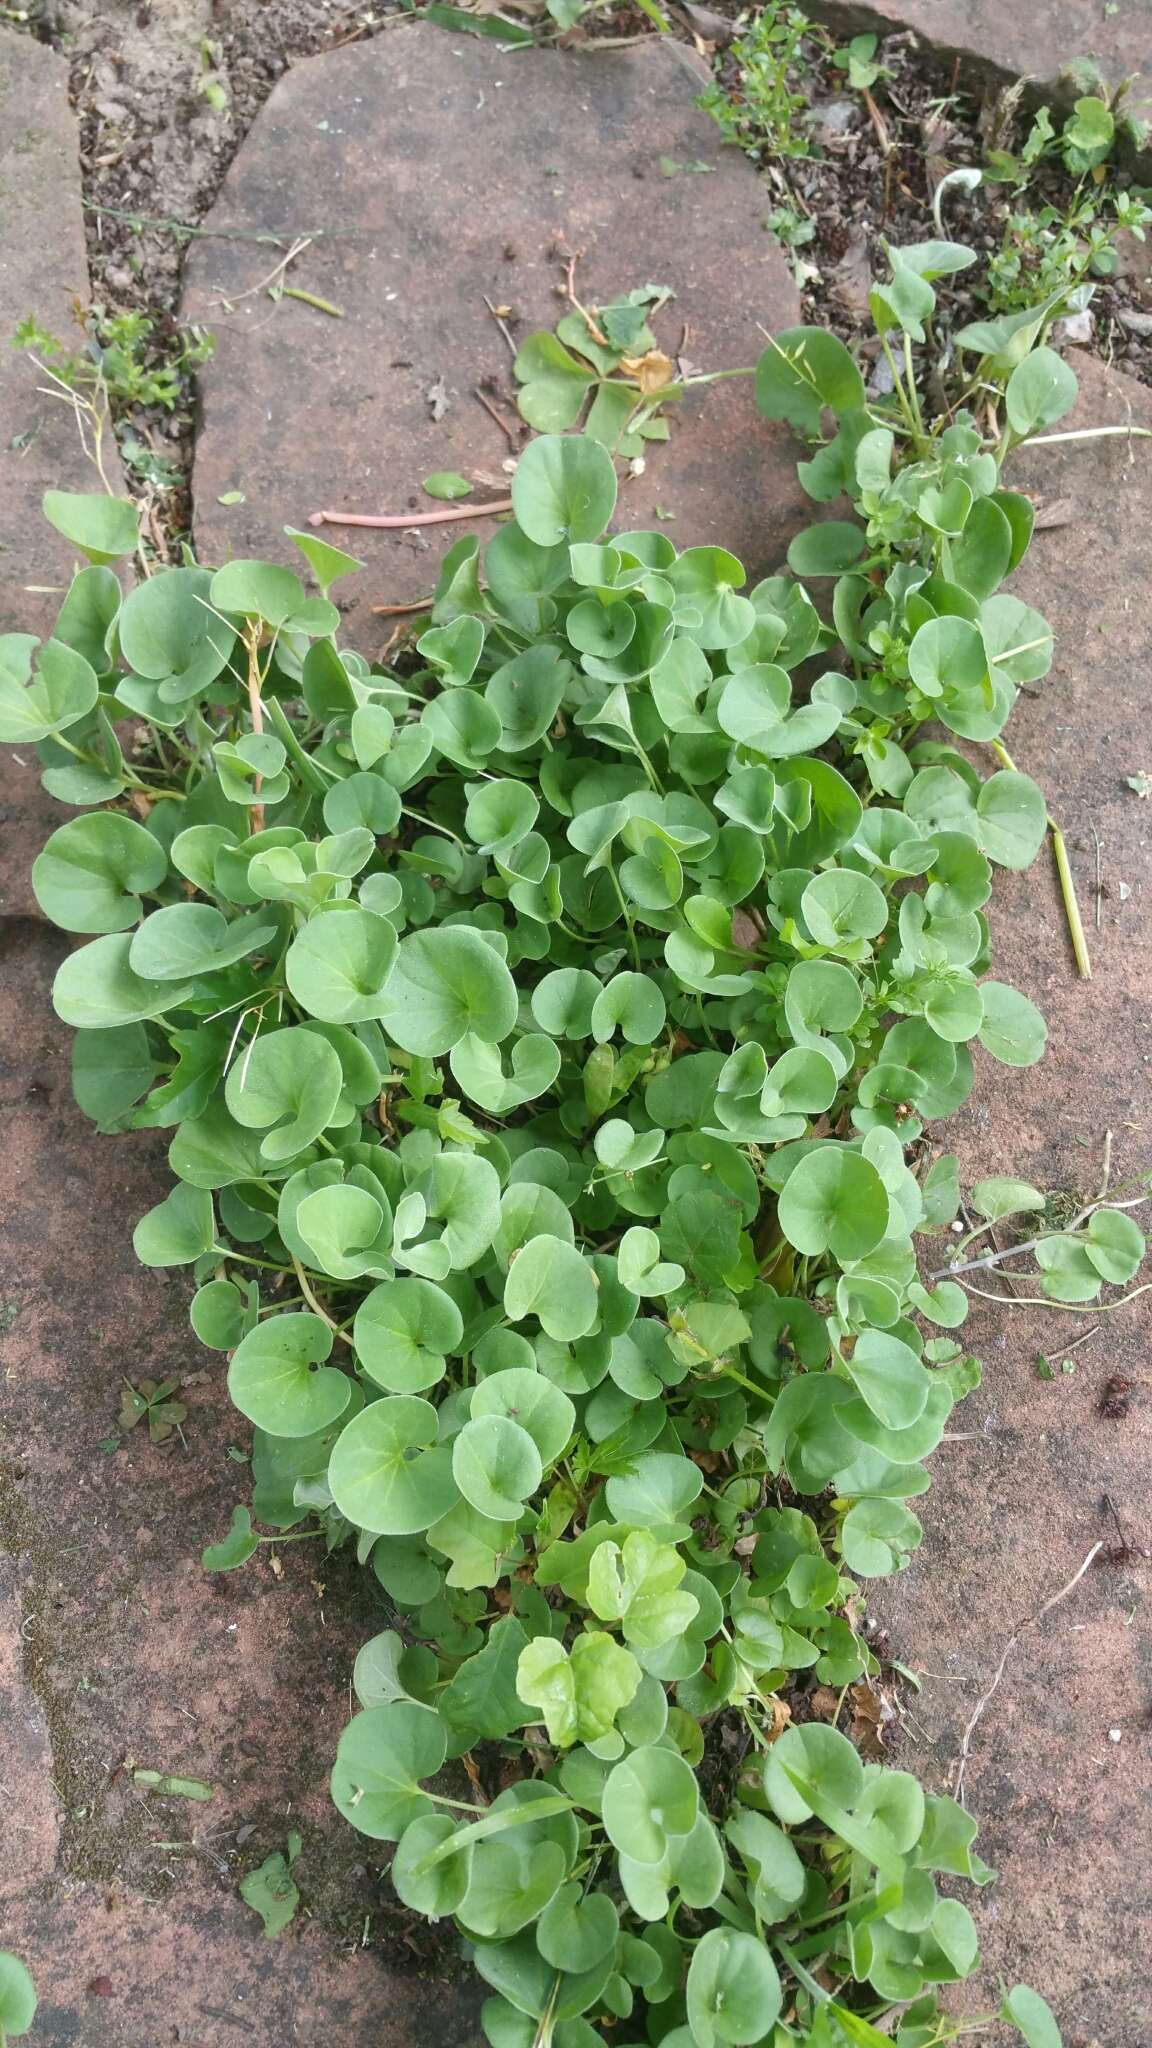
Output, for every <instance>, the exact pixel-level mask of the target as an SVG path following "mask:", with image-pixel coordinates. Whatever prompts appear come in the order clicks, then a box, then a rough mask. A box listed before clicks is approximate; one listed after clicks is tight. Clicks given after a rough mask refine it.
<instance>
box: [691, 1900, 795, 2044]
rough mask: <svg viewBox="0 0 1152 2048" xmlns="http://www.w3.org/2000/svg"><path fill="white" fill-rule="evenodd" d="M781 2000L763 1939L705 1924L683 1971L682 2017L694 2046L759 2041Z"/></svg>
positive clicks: (774, 1971)
mask: <svg viewBox="0 0 1152 2048" xmlns="http://www.w3.org/2000/svg"><path fill="white" fill-rule="evenodd" d="M782 2003H783V1994H782V1992H781V1989H780V1979H779V1976H778V1975H777V1972H776V1965H775V1963H774V1962H773V1961H772V1957H771V1956H770V1954H769V1952H768V1950H767V1948H766V1947H765V1945H764V1943H763V1942H762V1941H757V1939H756V1937H755V1935H753V1934H741V1933H739V1932H738V1931H737V1930H736V1929H735V1928H732V1927H710V1928H709V1929H708V1932H707V1934H705V1935H704V1937H703V1939H702V1940H701V1941H699V1942H697V1944H696V1948H695V1950H694V1952H693V1956H692V1963H691V1967H690V1968H689V1971H688V2019H689V2024H690V2025H691V2028H692V2036H693V2039H694V2040H695V2041H696V2042H697V2043H698V2048H714V2043H715V2042H717V2041H724V2042H737V2043H747V2042H751V2041H761V2040H763V2038H764V2036H765V2034H766V2033H767V2031H768V2029H769V2028H770V2027H771V2026H772V2025H773V2024H774V2022H775V2020H776V2019H777V2017H778V2015H779V2012H780V2007H781V2004H782Z"/></svg>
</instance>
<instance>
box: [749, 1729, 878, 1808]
mask: <svg viewBox="0 0 1152 2048" xmlns="http://www.w3.org/2000/svg"><path fill="white" fill-rule="evenodd" d="M796 1780H799V1781H800V1783H799V1784H797V1783H796ZM805 1786H811V1788H812V1791H813V1796H814V1797H816V1798H817V1799H826V1800H829V1801H831V1803H832V1804H833V1805H835V1806H839V1807H853V1806H855V1804H856V1801H857V1800H858V1799H859V1797H860V1795H861V1793H862V1792H863V1790H864V1766H863V1764H862V1763H861V1761H860V1758H859V1756H858V1755H857V1753H856V1751H855V1749H854V1748H853V1746H852V1744H851V1743H850V1742H849V1740H848V1737H847V1736H846V1735H841V1733H840V1731H839V1729H837V1728H829V1727H828V1726H827V1725H826V1724H824V1723H823V1722H820V1721H806V1722H804V1724H803V1725H802V1726H801V1727H798V1728H786V1729H785V1731H784V1733H783V1735H781V1736H780V1738H779V1740H778V1741H777V1742H774V1743H773V1744H772V1747H771V1749H770V1750H769V1751H768V1754H767V1756H766V1757H765V1759H764V1790H765V1793H766V1794H767V1796H768V1800H769V1803H770V1804H771V1806H772V1807H773V1809H774V1810H775V1812H776V1813H777V1814H778V1815H779V1817H780V1819H781V1820H782V1821H783V1822H784V1823H785V1826H787V1827H800V1826H802V1824H803V1823H804V1822H805V1821H806V1820H811V1818H812V1813H813V1808H812V1807H811V1806H810V1805H809V1804H808V1801H807V1799H806V1798H805V1796H804V1788H805Z"/></svg>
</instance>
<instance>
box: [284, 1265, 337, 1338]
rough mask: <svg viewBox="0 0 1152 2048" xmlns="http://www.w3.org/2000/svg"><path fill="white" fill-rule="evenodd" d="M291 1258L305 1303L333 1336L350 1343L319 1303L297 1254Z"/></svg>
mask: <svg viewBox="0 0 1152 2048" xmlns="http://www.w3.org/2000/svg"><path fill="white" fill-rule="evenodd" d="M289 1257H290V1258H291V1260H292V1264H293V1266H294V1267H295V1269H296V1278H297V1280H298V1281H299V1283H300V1292H301V1294H302V1295H303V1296H304V1299H305V1301H306V1302H307V1303H308V1306H309V1308H310V1309H311V1310H312V1312H313V1314H314V1315H318V1316H319V1318H320V1320H321V1322H322V1323H327V1325H328V1328H329V1329H330V1330H331V1331H332V1334H333V1336H335V1337H339V1338H341V1339H342V1340H343V1342H344V1343H345V1344H347V1343H348V1342H349V1339H348V1338H347V1337H345V1336H344V1332H343V1330H342V1329H341V1328H340V1325H339V1323H337V1322H333V1320H332V1317H331V1316H330V1315H329V1313H328V1311H327V1309H326V1308H322V1307H321V1305H320V1303H319V1302H318V1301H317V1299H316V1296H315V1294H314V1293H313V1292H312V1285H311V1282H310V1281H309V1278H308V1275H307V1273H306V1272H305V1271H304V1268H303V1266H302V1265H301V1264H300V1261H299V1259H298V1258H297V1257H296V1254H295V1252H291V1253H290V1254H289Z"/></svg>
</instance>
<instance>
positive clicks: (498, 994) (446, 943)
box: [376, 925, 517, 1059]
mask: <svg viewBox="0 0 1152 2048" xmlns="http://www.w3.org/2000/svg"><path fill="white" fill-rule="evenodd" d="M516 1007H517V1002H516V984H515V982H514V981H513V979H512V976H511V974H510V973H509V971H508V968H507V965H506V964H505V962H504V961H503V960H502V959H501V957H500V955H499V953H497V952H496V950H495V949H494V947H492V946H490V945H489V944H488V941H487V940H486V939H485V938H482V937H481V935H480V933H479V932H478V931H474V930H471V929H469V928H468V927H466V926H464V925H437V926H435V927H433V929H432V930H430V931H422V932H412V933H410V934H409V936H408V937H407V938H405V939H403V940H402V941H401V943H400V950H399V954H398V957H397V961H396V966H395V969H394V972H393V974H392V978H391V980H390V982H389V984H388V987H387V990H386V993H385V997H384V1002H383V1005H382V1007H381V1009H380V1010H379V1011H378V1012H377V1013H376V1014H377V1015H378V1016H379V1017H380V1020H381V1022H382V1023H383V1026H384V1029H385V1031H386V1033H387V1035H388V1037H389V1038H391V1039H392V1040H394V1042H395V1043H396V1044H397V1045H399V1046H401V1047H403V1049H404V1051H405V1052H414V1053H418V1054H419V1055H420V1056H421V1057H423V1058H425V1059H436V1058H438V1057H439V1055H440V1054H441V1053H445V1052H451V1050H452V1047H453V1046H454V1045H457V1044H459V1042H460V1040H461V1039H462V1038H463V1037H464V1034H465V1032H468V1031H473V1032H475V1033H476V1036H477V1037H478V1038H483V1039H485V1040H486V1041H487V1043H488V1044H489V1045H496V1044H499V1042H500V1040H501V1039H503V1038H507V1036H508V1033H509V1032H510V1031H511V1029H512V1027H513V1025H514V1024H515V1022H516Z"/></svg>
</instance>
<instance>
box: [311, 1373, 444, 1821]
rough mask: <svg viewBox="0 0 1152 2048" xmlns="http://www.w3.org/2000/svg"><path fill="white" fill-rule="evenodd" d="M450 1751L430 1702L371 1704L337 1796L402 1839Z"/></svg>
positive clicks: (338, 1771) (357, 1724)
mask: <svg viewBox="0 0 1152 2048" xmlns="http://www.w3.org/2000/svg"><path fill="white" fill-rule="evenodd" d="M366 1412H367V1413H370V1412H371V1411H370V1410H367V1411H366ZM447 1753H448V1731H447V1729H446V1727H445V1726H444V1724H443V1722H442V1721H441V1720H440V1717H439V1715H438V1714H434V1713H433V1712H432V1711H431V1709H430V1708H428V1707H421V1706H417V1705H416V1704H415V1702H414V1701H411V1700H395V1701H393V1702H392V1703H391V1704H390V1705H389V1706H384V1707H366V1708H365V1709H364V1711H363V1713H360V1714H354V1715H353V1717H352V1719H351V1720H350V1721H349V1723H348V1726H347V1727H346V1728H345V1730H344V1733H343V1735H342V1736H341V1737H340V1741H339V1743H338V1745H337V1748H336V1762H335V1764H334V1766H333V1770H332V1797H333V1799H334V1800H335V1802H336V1805H337V1806H338V1808H339V1810H340V1812H341V1813H342V1814H343V1815H344V1818H345V1820H350V1821H351V1823H352V1825H353V1827H354V1828H359V1830H360V1833H361V1834H362V1835H371V1836H372V1837H373V1839H374V1840H376V1841H378V1842H398V1841H399V1840H400V1838H401V1836H402V1835H403V1834H404V1832H405V1830H406V1829H407V1828H409V1827H411V1825H412V1823H413V1821H418V1820H421V1819H423V1818H424V1817H425V1816H426V1815H429V1814H431V1812H432V1808H431V1805H430V1802H429V1801H428V1800H427V1799H426V1798H425V1796H424V1794H423V1792H422V1791H421V1789H420V1786H421V1782H422V1780H423V1779H425V1778H431V1777H434V1776H435V1774H436V1772H437V1771H438V1770H439V1769H440V1767H441V1765H442V1764H443V1762H444V1758H445V1756H446V1755H447ZM425 1853H427V1852H425ZM446 1860H450V1859H446Z"/></svg>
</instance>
